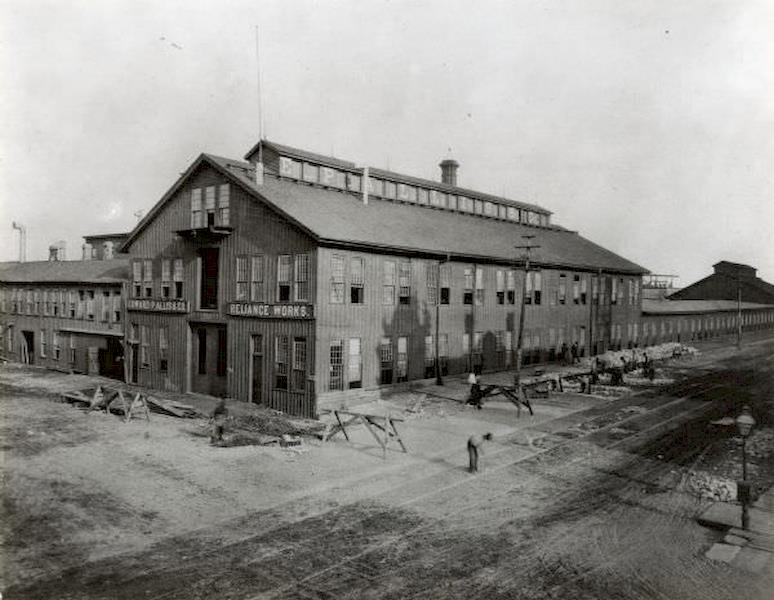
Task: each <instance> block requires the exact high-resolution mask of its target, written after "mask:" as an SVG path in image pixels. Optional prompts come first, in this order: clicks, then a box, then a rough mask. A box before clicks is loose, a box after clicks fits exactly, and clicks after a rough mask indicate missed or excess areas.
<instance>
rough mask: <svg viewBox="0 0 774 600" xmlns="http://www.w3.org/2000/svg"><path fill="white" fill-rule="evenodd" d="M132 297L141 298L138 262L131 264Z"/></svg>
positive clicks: (140, 271) (139, 265)
mask: <svg viewBox="0 0 774 600" xmlns="http://www.w3.org/2000/svg"><path fill="white" fill-rule="evenodd" d="M132 296H134V297H135V298H139V297H140V296H142V263H141V262H140V261H139V260H135V261H134V262H132Z"/></svg>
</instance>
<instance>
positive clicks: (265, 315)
mask: <svg viewBox="0 0 774 600" xmlns="http://www.w3.org/2000/svg"><path fill="white" fill-rule="evenodd" d="M313 307H314V305H312V304H263V303H260V302H231V303H230V304H229V305H228V314H230V315H231V316H234V317H258V318H261V319H313V318H314V310H313Z"/></svg>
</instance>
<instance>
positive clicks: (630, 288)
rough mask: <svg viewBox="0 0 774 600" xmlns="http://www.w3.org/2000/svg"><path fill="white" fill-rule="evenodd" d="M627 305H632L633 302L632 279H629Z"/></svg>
mask: <svg viewBox="0 0 774 600" xmlns="http://www.w3.org/2000/svg"><path fill="white" fill-rule="evenodd" d="M628 283H629V306H632V305H633V304H634V280H633V279H629V280H628Z"/></svg>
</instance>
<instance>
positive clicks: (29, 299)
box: [27, 290, 35, 315]
mask: <svg viewBox="0 0 774 600" xmlns="http://www.w3.org/2000/svg"><path fill="white" fill-rule="evenodd" d="M33 298H34V294H33V293H32V290H27V314H28V315H31V314H32V307H33V306H34V305H35V303H34V301H33Z"/></svg>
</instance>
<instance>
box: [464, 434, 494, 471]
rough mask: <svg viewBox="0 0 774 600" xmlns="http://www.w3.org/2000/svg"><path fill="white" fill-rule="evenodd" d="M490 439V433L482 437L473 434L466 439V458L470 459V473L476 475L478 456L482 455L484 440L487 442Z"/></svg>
mask: <svg viewBox="0 0 774 600" xmlns="http://www.w3.org/2000/svg"><path fill="white" fill-rule="evenodd" d="M491 439H492V434H491V433H485V434H484V435H478V434H475V435H471V436H470V437H469V438H468V457H469V458H470V465H469V466H468V470H469V471H470V472H471V473H478V456H479V454H482V453H483V450H482V446H483V445H484V440H486V441H489V440H491Z"/></svg>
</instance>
